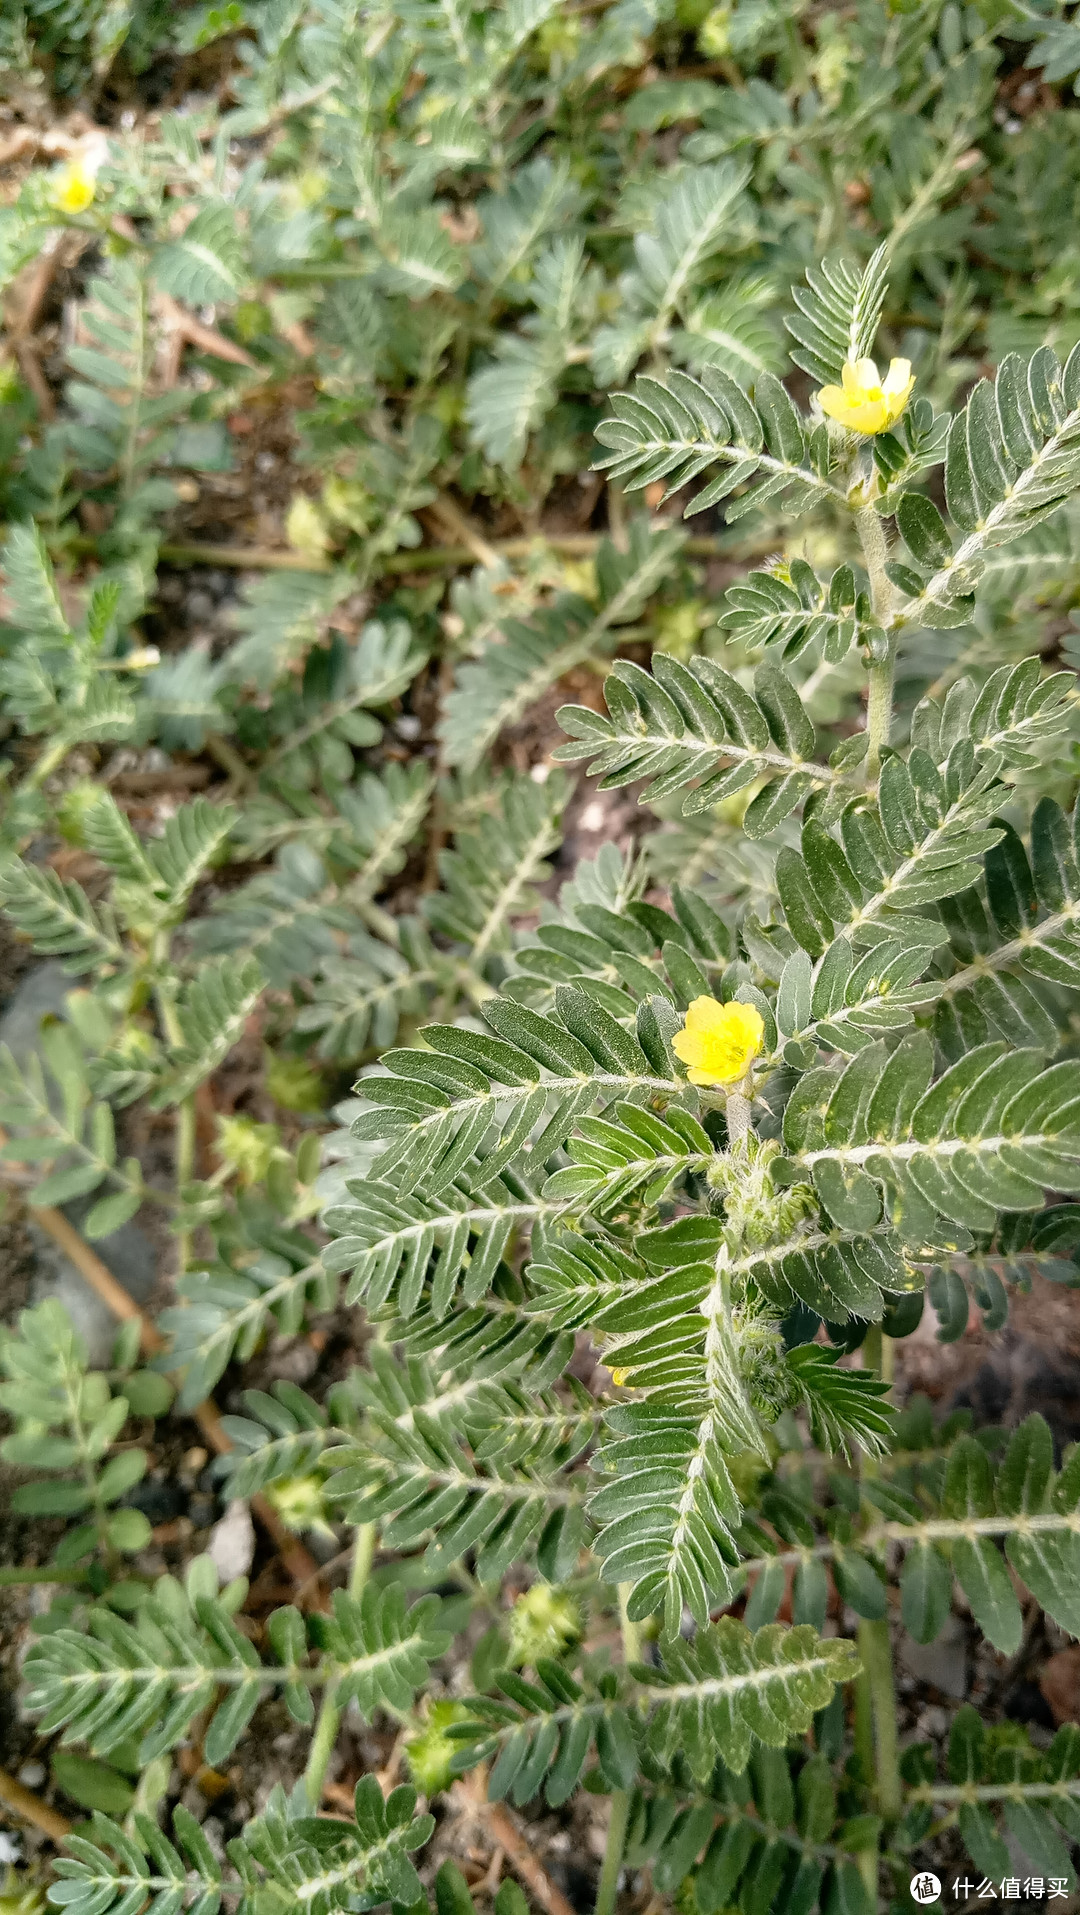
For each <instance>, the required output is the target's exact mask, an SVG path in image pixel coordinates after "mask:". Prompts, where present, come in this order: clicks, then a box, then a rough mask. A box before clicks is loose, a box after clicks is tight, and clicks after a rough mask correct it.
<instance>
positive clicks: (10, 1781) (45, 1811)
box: [0, 1769, 71, 1842]
mask: <svg viewBox="0 0 1080 1915" xmlns="http://www.w3.org/2000/svg"><path fill="white" fill-rule="evenodd" d="M0 1802H2V1803H3V1804H4V1807H5V1808H7V1809H10V1810H11V1812H12V1814H13V1815H18V1816H20V1817H21V1818H22V1820H23V1821H24V1822H32V1823H33V1825H34V1827H35V1828H36V1829H40V1830H41V1832H42V1834H43V1835H47V1836H48V1838H49V1840H50V1842H62V1841H63V1839H64V1837H65V1835H70V1833H71V1823H70V1822H69V1821H68V1820H67V1819H66V1817H65V1816H63V1815H60V1814H59V1813H58V1812H57V1810H56V1809H50V1807H49V1805H48V1803H47V1802H42V1801H41V1799H40V1798H39V1797H38V1796H36V1795H34V1794H33V1793H32V1792H31V1790H30V1789H24V1788H23V1785H22V1783H21V1782H16V1780H15V1777H14V1776H13V1775H8V1773H7V1771H6V1770H5V1769H0Z"/></svg>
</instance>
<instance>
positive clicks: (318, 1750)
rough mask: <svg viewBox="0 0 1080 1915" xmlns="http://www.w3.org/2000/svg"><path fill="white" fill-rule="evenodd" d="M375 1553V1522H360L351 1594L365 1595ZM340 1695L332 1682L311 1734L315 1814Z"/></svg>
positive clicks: (308, 1786) (309, 1787) (308, 1774)
mask: <svg viewBox="0 0 1080 1915" xmlns="http://www.w3.org/2000/svg"><path fill="white" fill-rule="evenodd" d="M374 1555H375V1525H374V1523H361V1525H360V1527H359V1529H358V1530H357V1532H356V1541H355V1543H354V1545H353V1559H352V1567H351V1569H350V1571H349V1594H350V1596H356V1597H360V1596H362V1595H363V1593H364V1590H365V1588H366V1586H367V1579H368V1577H369V1575H370V1574H371V1565H372V1561H373V1559H374ZM337 1696H338V1684H337V1683H336V1682H331V1683H329V1684H328V1685H327V1688H326V1692H325V1694H324V1696H323V1699H322V1705H321V1707H320V1709H319V1715H318V1720H317V1721H316V1724H315V1734H314V1735H313V1736H312V1738H311V1748H310V1749H309V1751H308V1759H307V1767H306V1768H305V1770H304V1788H305V1790H306V1791H307V1799H308V1802H309V1804H310V1807H311V1811H312V1814H317V1813H318V1808H319V1803H320V1802H321V1801H322V1792H323V1783H324V1782H325V1780H326V1769H327V1764H328V1763H329V1761H330V1757H331V1754H332V1753H333V1749H334V1744H335V1742H336V1741H337V1737H338V1730H339V1729H340V1727H341V1709H340V1706H339V1704H338V1700H337Z"/></svg>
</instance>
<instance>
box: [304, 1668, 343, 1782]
mask: <svg viewBox="0 0 1080 1915" xmlns="http://www.w3.org/2000/svg"><path fill="white" fill-rule="evenodd" d="M337 1693H338V1685H337V1683H336V1682H332V1683H330V1684H329V1685H328V1687H327V1689H326V1693H325V1694H324V1696H323V1699H322V1704H321V1706H320V1709H319V1717H318V1721H317V1722H316V1724H315V1734H314V1735H313V1736H312V1738H311V1748H310V1749H309V1750H308V1759H307V1767H306V1768H305V1770H304V1788H305V1790H306V1792H307V1799H308V1804H309V1807H310V1809H311V1812H312V1814H313V1815H317V1814H318V1810H319V1803H320V1802H321V1801H322V1792H323V1783H324V1782H325V1780H326V1765H327V1763H328V1762H329V1760H330V1754H331V1751H332V1749H333V1747H334V1744H335V1742H336V1741H337V1733H338V1729H339V1728H340V1726H341V1710H340V1708H339V1707H338V1702H337Z"/></svg>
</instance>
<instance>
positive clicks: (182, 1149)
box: [157, 988, 195, 1276]
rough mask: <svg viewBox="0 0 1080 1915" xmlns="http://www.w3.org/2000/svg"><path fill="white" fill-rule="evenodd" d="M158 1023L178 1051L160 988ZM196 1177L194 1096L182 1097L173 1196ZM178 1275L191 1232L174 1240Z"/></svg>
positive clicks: (178, 1038) (167, 1000) (174, 1022)
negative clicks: (160, 1023)
mask: <svg viewBox="0 0 1080 1915" xmlns="http://www.w3.org/2000/svg"><path fill="white" fill-rule="evenodd" d="M157 998H158V1007H159V1009H160V1012H161V1022H162V1025H163V1027H164V1031H165V1035H166V1037H167V1038H168V1040H169V1043H170V1044H172V1045H174V1046H175V1047H176V1048H177V1049H179V1048H180V1046H181V1045H182V1044H183V1041H184V1033H183V1031H182V1030H181V1028H180V1020H179V1018H178V1017H177V1015H176V1006H175V1004H174V1003H173V1001H172V998H171V997H170V995H169V992H168V989H167V988H166V989H159V990H158V993H157ZM194 1175H195V1095H194V1092H193V1093H192V1094H191V1096H190V1097H185V1098H183V1099H182V1101H181V1102H180V1103H179V1104H178V1105H177V1107H176V1194H177V1198H178V1199H179V1198H180V1193H181V1192H182V1190H183V1189H184V1186H185V1184H189V1183H190V1182H191V1180H192V1178H193V1177H194ZM176 1242H177V1258H178V1262H179V1266H180V1268H179V1274H180V1276H183V1274H184V1271H185V1270H186V1269H187V1267H188V1264H189V1262H190V1261H191V1232H190V1231H189V1230H179V1231H178V1232H177V1237H176Z"/></svg>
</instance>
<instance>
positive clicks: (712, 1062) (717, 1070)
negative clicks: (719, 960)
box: [671, 997, 765, 1084]
mask: <svg viewBox="0 0 1080 1915" xmlns="http://www.w3.org/2000/svg"><path fill="white" fill-rule="evenodd" d="M764 1036H765V1025H764V1023H763V1022H762V1017H761V1012H760V1011H758V1010H755V1008H754V1006H753V1005H752V1004H739V1003H737V1002H735V1001H734V1000H733V1001H732V1002H731V1003H730V1004H718V1003H717V1001H716V999H715V998H714V997H696V998H695V999H694V1001H693V1003H692V1004H691V1005H690V1007H689V1009H688V1011H687V1013H686V1022H685V1024H684V1025H683V1028H682V1030H681V1031H676V1033H675V1035H674V1037H673V1038H672V1040H671V1048H672V1050H673V1051H674V1052H675V1055H676V1057H679V1058H681V1059H682V1061H683V1063H684V1064H686V1065H688V1066H689V1069H688V1070H687V1073H686V1074H687V1076H688V1078H689V1079H690V1082H691V1083H692V1084H737V1083H739V1082H740V1081H741V1079H742V1078H744V1077H745V1076H746V1073H747V1071H748V1070H749V1068H750V1065H751V1064H752V1063H753V1061H754V1058H755V1057H756V1056H757V1055H758V1052H759V1051H760V1049H761V1046H762V1042H763V1040H764Z"/></svg>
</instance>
